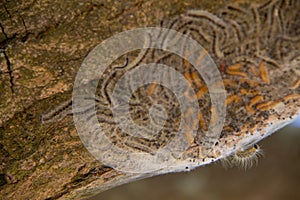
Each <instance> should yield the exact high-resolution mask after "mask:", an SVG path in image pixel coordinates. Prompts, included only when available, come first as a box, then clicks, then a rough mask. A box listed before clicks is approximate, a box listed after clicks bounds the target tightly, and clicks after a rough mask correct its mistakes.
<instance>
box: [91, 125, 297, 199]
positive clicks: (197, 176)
mask: <svg viewBox="0 0 300 200" xmlns="http://www.w3.org/2000/svg"><path fill="white" fill-rule="evenodd" d="M299 133H300V128H296V127H291V126H289V127H286V128H284V129H282V130H280V131H278V132H277V133H275V134H273V135H271V136H270V137H269V138H266V139H265V140H263V141H261V142H260V143H259V144H260V146H261V148H262V149H263V152H264V157H261V158H260V159H259V163H258V165H257V167H253V168H251V169H249V170H247V171H244V170H242V169H238V168H233V169H224V168H223V167H222V166H221V164H220V163H219V162H217V163H214V164H211V165H207V166H204V167H199V168H197V169H195V170H193V171H191V172H187V173H175V174H166V175H162V176H157V177H153V178H148V179H144V180H140V181H136V182H133V183H129V184H126V185H123V186H120V187H117V188H114V189H111V190H108V191H106V192H103V193H101V194H98V195H97V196H95V197H93V198H91V199H90V200H129V199H130V200H140V199H141V200H154V199H155V200H157V199H159V200H160V199H161V200H202V199H204V200H219V199H221V200H227V199H228V200H229V199H230V200H235V199H243V200H254V199H255V200H269V199H270V200H282V199H287V200H298V199H300V187H299V186H300V159H299V158H300V134H299Z"/></svg>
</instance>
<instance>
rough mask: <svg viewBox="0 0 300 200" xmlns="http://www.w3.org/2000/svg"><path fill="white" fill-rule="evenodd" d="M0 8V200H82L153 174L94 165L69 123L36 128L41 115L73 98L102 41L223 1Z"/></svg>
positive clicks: (102, 0)
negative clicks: (88, 59)
mask: <svg viewBox="0 0 300 200" xmlns="http://www.w3.org/2000/svg"><path fill="white" fill-rule="evenodd" d="M232 1H233V0H232ZM249 1H250V0H249ZM249 1H247V2H249ZM0 5H1V9H0V28H1V34H0V47H1V52H0V53H1V56H0V63H1V65H0V95H1V99H0V108H1V109H0V116H1V117H0V197H1V198H0V199H81V198H87V197H89V196H93V195H95V194H97V193H99V192H101V191H103V190H106V189H108V188H112V187H115V186H117V185H120V184H123V183H126V182H129V181H132V180H136V179H140V178H144V177H148V176H150V175H147V174H145V175H143V176H139V175H136V176H134V175H126V174H122V173H120V172H117V171H115V170H114V169H112V168H110V167H108V166H105V165H103V164H101V163H99V162H98V161H97V160H95V158H94V157H93V156H92V155H91V154H90V153H89V152H88V151H87V150H86V149H85V147H84V146H83V144H82V142H81V140H80V138H79V136H78V135H77V133H76V129H75V126H74V124H73V121H72V118H71V117H68V118H65V119H64V120H62V121H60V122H56V123H52V124H41V122H40V115H41V114H42V113H45V112H46V111H48V110H49V109H51V108H52V107H53V106H55V105H58V104H60V103H61V102H63V101H65V100H66V99H69V98H70V97H71V91H72V86H73V81H74V78H75V75H76V72H77V70H78V69H79V67H80V65H81V63H82V62H83V59H84V58H85V57H86V56H87V54H88V53H89V52H90V51H91V50H92V49H93V48H94V47H95V46H97V45H98V44H99V43H100V42H101V41H103V40H105V39H106V38H108V37H110V36H112V35H113V34H115V33H118V32H121V31H124V30H129V29H131V28H137V27H144V26H154V25H156V24H158V23H159V21H160V20H161V19H164V18H168V17H171V16H173V15H177V14H180V13H183V12H184V11H185V10H186V9H188V8H193V9H194V8H200V9H207V10H209V11H211V10H214V9H216V8H218V7H221V6H223V5H224V1H217V0H216V1H210V0H204V1H196V0H195V1H188V0H184V1H179V0H175V1H168V0H164V1H158V0H150V1H143V0H135V1H109V0H92V1H85V0H78V1H76V3H75V2H73V1H60V0H54V1H52V0H49V1H48V0H43V1H37V0H29V1H8V0H3V1H2V2H1V4H0Z"/></svg>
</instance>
